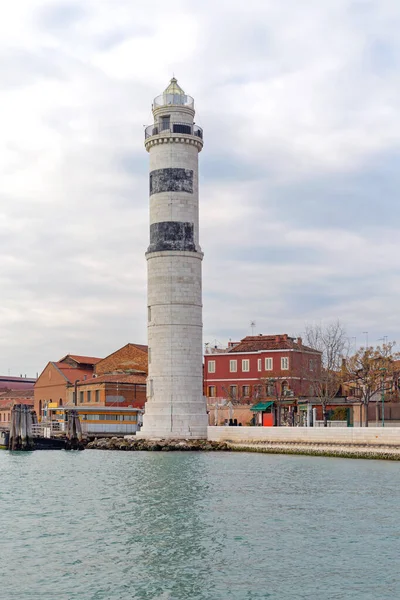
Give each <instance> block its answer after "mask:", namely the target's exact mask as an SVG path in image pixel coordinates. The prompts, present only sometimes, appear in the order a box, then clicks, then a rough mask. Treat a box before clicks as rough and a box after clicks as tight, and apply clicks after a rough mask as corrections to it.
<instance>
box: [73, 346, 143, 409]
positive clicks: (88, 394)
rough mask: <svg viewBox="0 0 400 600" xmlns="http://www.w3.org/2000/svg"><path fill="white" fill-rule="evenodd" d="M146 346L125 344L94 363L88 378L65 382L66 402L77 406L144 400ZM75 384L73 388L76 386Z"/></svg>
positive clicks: (140, 404) (136, 403)
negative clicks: (66, 386) (69, 383)
mask: <svg viewBox="0 0 400 600" xmlns="http://www.w3.org/2000/svg"><path fill="white" fill-rule="evenodd" d="M147 363H148V357H147V346H143V345H142V344H126V346H123V347H122V348H120V349H119V350H116V351H115V352H113V353H112V354H110V355H109V356H106V358H103V359H102V360H100V361H99V362H98V363H97V364H96V365H95V367H94V372H93V376H92V377H91V378H90V379H87V380H84V381H79V382H78V383H77V384H76V386H75V385H74V386H72V385H69V386H68V403H69V404H75V392H76V398H77V402H76V404H77V406H88V405H93V404H95V405H97V406H121V407H122V406H131V407H133V408H143V407H144V404H145V402H146V378H147V368H148V367H147ZM75 387H76V390H75Z"/></svg>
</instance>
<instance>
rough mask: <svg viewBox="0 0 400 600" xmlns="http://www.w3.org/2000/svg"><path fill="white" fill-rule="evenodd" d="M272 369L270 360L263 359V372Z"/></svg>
mask: <svg viewBox="0 0 400 600" xmlns="http://www.w3.org/2000/svg"><path fill="white" fill-rule="evenodd" d="M272 368H273V363H272V358H266V359H265V370H266V371H272Z"/></svg>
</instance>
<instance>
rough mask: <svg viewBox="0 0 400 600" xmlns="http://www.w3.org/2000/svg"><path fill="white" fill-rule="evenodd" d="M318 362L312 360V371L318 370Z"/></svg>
mask: <svg viewBox="0 0 400 600" xmlns="http://www.w3.org/2000/svg"><path fill="white" fill-rule="evenodd" d="M317 364H318V363H317V360H316V359H315V358H310V371H316V370H317Z"/></svg>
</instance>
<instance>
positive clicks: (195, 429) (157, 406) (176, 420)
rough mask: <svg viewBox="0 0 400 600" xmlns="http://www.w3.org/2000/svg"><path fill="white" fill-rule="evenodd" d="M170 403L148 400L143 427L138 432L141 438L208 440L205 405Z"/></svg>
mask: <svg viewBox="0 0 400 600" xmlns="http://www.w3.org/2000/svg"><path fill="white" fill-rule="evenodd" d="M179 404H180V405H181V404H185V406H183V405H181V406H175V405H171V404H170V403H163V402H154V401H148V402H146V405H145V414H144V416H143V427H142V428H141V430H140V431H139V432H137V434H136V437H137V438H140V439H154V440H156V439H163V440H166V439H171V440H172V439H173V440H178V439H179V440H189V439H192V440H206V439H207V427H208V417H207V413H206V409H205V406H204V408H203V402H201V408H200V407H199V404H198V403H194V402H193V403H192V402H187V403H179Z"/></svg>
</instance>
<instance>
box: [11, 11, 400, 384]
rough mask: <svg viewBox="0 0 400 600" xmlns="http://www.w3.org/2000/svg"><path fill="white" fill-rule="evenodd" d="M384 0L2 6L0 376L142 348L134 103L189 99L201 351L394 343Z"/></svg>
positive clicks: (399, 281)
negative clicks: (305, 339)
mask: <svg viewBox="0 0 400 600" xmlns="http://www.w3.org/2000/svg"><path fill="white" fill-rule="evenodd" d="M399 30H400V6H399V4H398V2H397V1H396V0H379V1H378V0H374V1H372V0H324V2H321V0H306V1H305V2H299V1H298V0H280V1H279V2H276V0H248V1H247V2H243V1H242V0H240V1H238V0H229V1H225V0H214V1H213V2H211V1H210V0H202V1H201V2H199V1H198V0H197V1H196V2H194V1H192V0H184V1H183V0H175V2H174V3H172V4H171V3H167V2H164V1H161V0H146V2H144V1H143V2H132V0H85V1H84V2H82V1H80V2H76V3H75V2H73V1H72V0H65V1H60V0H46V1H42V0H14V2H11V3H5V2H3V3H1V7H0V136H1V137H0V173H1V186H0V299H1V300H0V374H4V375H7V374H8V373H10V374H11V375H19V374H27V375H28V376H35V375H36V372H39V373H40V372H41V370H42V369H43V368H44V367H45V365H46V363H47V362H48V361H49V360H58V359H60V358H61V357H62V356H64V355H65V354H67V353H73V354H82V355H90V356H99V357H102V356H106V355H108V354H110V353H111V352H113V351H114V350H116V349H117V348H119V347H121V346H123V345H124V344H126V343H127V342H137V343H146V261H145V257H144V252H145V250H146V248H147V246H148V237H149V224H148V219H149V217H148V155H147V152H146V151H145V149H144V144H143V141H144V131H143V129H144V126H145V125H148V124H150V123H151V122H152V114H151V103H152V100H153V98H154V97H155V96H157V95H159V94H160V93H161V92H162V91H163V89H164V88H165V87H166V86H167V84H168V81H169V79H170V78H171V76H172V75H173V74H174V75H175V76H176V77H177V78H178V81H179V83H180V85H181V86H182V87H183V89H184V90H185V92H186V93H188V94H190V95H192V96H193V97H194V98H195V107H196V118H195V120H196V123H197V124H199V125H201V126H202V127H203V129H204V140H205V144H204V149H203V151H202V153H201V154H200V218H201V225H200V242H201V246H202V249H203V251H204V253H205V256H204V261H203V303H204V310H203V321H204V342H205V343H211V344H225V343H226V342H227V341H228V340H229V339H232V340H234V341H236V340H239V339H240V338H242V337H244V336H245V335H249V334H251V333H252V328H251V326H250V323H251V322H252V321H254V322H255V323H256V325H255V327H254V328H253V331H254V333H257V334H258V333H263V334H275V333H288V334H290V335H301V334H302V332H303V331H304V329H305V326H306V325H307V324H313V323H315V324H321V323H322V324H324V323H329V322H331V321H332V320H337V319H339V320H340V321H341V322H342V323H343V325H344V326H345V328H346V331H347V335H348V337H349V340H351V344H353V345H354V347H356V346H359V345H361V344H365V343H366V339H367V334H366V333H365V332H368V342H369V343H377V342H378V340H379V338H382V337H383V336H388V339H390V340H396V339H399V343H400V335H399V333H400V331H399V330H400V325H399V321H398V316H397V309H398V305H399V297H400V278H399V274H400V263H399V256H400V238H399V233H398V232H399V226H400V203H399V199H398V196H399V183H400V169H399V157H400V119H399V108H398V107H399V96H400V77H399V72H400V71H399V68H400V37H399V35H398V32H399Z"/></svg>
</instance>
